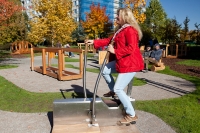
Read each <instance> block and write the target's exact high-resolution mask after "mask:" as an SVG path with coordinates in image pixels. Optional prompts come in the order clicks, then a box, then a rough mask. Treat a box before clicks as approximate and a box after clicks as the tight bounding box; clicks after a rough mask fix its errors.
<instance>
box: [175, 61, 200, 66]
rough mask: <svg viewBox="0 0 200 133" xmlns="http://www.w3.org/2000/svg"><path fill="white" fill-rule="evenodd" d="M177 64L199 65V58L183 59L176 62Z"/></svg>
mask: <svg viewBox="0 0 200 133" xmlns="http://www.w3.org/2000/svg"><path fill="white" fill-rule="evenodd" d="M177 64H180V65H186V66H196V67H200V60H184V61H179V62H177Z"/></svg>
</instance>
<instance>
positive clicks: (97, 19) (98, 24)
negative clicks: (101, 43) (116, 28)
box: [81, 3, 110, 38]
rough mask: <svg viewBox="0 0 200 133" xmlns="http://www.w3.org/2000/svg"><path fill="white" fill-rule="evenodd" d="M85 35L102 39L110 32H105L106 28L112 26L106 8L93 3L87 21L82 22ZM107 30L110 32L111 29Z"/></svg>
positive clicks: (87, 14)
mask: <svg viewBox="0 0 200 133" xmlns="http://www.w3.org/2000/svg"><path fill="white" fill-rule="evenodd" d="M81 24H82V26H83V28H84V31H85V33H87V34H88V36H89V37H90V38H97V37H100V36H101V34H103V33H106V32H107V33H108V32H109V31H104V30H105V29H106V27H107V26H108V25H109V24H110V22H109V17H108V15H106V7H102V8H101V7H100V4H98V5H97V6H95V5H94V3H92V5H91V6H90V12H87V13H86V20H85V21H81ZM106 30H110V29H109V28H108V29H106Z"/></svg>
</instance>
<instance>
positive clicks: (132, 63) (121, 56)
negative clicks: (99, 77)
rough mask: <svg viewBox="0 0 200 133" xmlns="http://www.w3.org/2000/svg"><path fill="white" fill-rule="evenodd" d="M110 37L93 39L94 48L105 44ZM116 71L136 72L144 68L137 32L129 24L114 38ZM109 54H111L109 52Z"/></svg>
mask: <svg viewBox="0 0 200 133" xmlns="http://www.w3.org/2000/svg"><path fill="white" fill-rule="evenodd" d="M111 39H112V37H111V38H106V39H100V40H94V48H95V49H98V48H99V47H103V46H107V45H108V44H109V43H110V41H111ZM114 42H115V43H114V49H115V55H114V57H115V60H116V71H117V72H119V73H127V72H137V71H140V70H143V69H144V62H143V59H142V55H141V53H140V49H139V46H138V42H139V37H138V32H137V30H136V29H134V28H133V27H131V26H129V27H126V28H124V29H122V30H121V31H120V32H119V33H118V34H117V35H116V37H115V39H114ZM110 56H113V54H111V55H110Z"/></svg>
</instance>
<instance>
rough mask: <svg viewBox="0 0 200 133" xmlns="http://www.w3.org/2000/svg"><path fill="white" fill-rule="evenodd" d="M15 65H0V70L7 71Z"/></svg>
mask: <svg viewBox="0 0 200 133" xmlns="http://www.w3.org/2000/svg"><path fill="white" fill-rule="evenodd" d="M16 67H18V66H17V65H7V64H0V69H9V68H16Z"/></svg>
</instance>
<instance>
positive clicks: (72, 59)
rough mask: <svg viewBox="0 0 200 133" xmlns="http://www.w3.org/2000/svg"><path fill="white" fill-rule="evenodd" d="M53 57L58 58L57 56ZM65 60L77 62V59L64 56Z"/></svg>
mask: <svg viewBox="0 0 200 133" xmlns="http://www.w3.org/2000/svg"><path fill="white" fill-rule="evenodd" d="M55 58H56V59H58V57H57V56H56V57H55ZM65 62H79V59H76V58H69V57H65Z"/></svg>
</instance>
